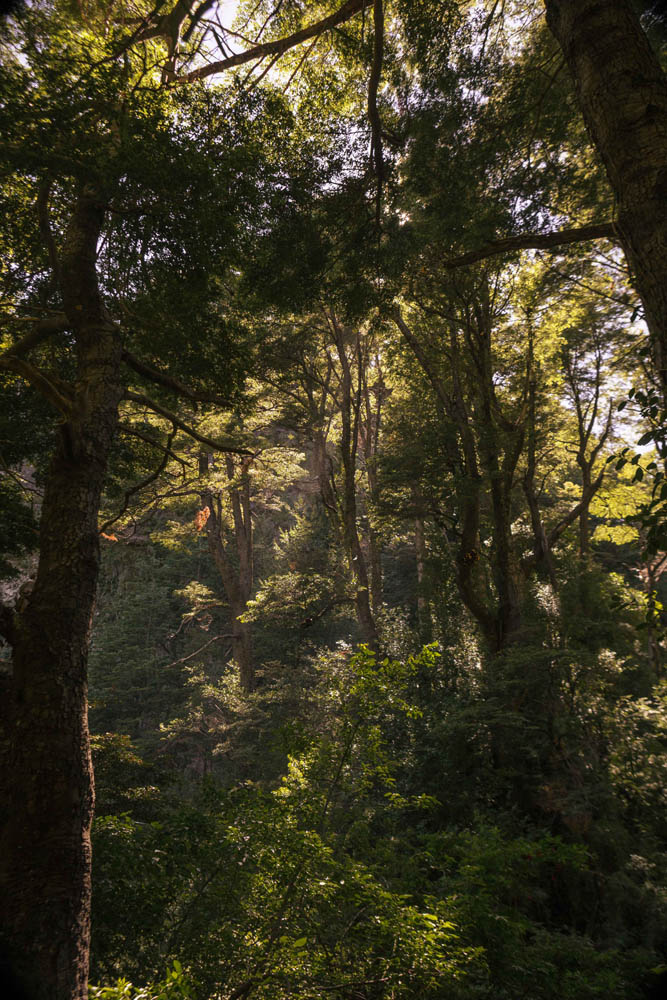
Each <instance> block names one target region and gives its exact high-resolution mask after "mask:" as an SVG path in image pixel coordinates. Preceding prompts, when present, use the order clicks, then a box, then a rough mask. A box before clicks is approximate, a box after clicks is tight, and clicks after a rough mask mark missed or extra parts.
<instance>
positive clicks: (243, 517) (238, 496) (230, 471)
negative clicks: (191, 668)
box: [202, 457, 255, 692]
mask: <svg viewBox="0 0 667 1000" xmlns="http://www.w3.org/2000/svg"><path fill="white" fill-rule="evenodd" d="M225 464H226V468H227V477H228V479H229V481H230V483H231V482H233V481H234V478H235V474H236V470H235V467H234V462H233V459H231V458H229V457H227V458H226V459H225ZM229 494H230V501H231V507H232V518H233V522H234V542H235V547H236V554H237V558H238V565H235V560H234V559H233V557H232V554H231V553H230V552H229V551H228V550H227V544H226V543H225V541H224V539H223V534H222V533H223V526H222V504H221V500H220V497H218V498H217V499H216V498H214V496H213V494H212V492H211V490H210V489H206V490H204V492H203V493H202V500H203V502H204V504H205V505H206V506H208V508H209V510H210V514H209V518H208V521H207V522H206V532H207V537H208V547H209V552H210V553H211V555H212V557H213V561H214V562H215V565H216V567H217V570H218V572H219V574H220V579H221V580H222V585H223V588H224V591H225V596H226V597H227V600H228V602H229V607H230V611H231V615H232V654H233V657H234V662H235V663H236V666H237V667H238V671H239V680H240V682H241V687H242V689H243V690H244V691H246V692H250V691H253V690H254V688H255V663H254V659H253V650H252V626H251V625H250V623H249V622H242V621H239V618H240V616H241V615H242V614H243V613H244V611H245V610H246V604H247V602H248V601H249V600H250V596H251V594H252V587H253V532H252V517H251V513H250V479H249V476H248V474H247V469H245V470H242V472H241V483H240V486H239V487H232V488H230V490H229Z"/></svg>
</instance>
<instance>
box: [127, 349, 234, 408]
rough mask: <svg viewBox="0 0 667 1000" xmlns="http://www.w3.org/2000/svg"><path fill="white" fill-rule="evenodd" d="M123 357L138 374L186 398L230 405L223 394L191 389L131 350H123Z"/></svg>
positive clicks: (200, 401) (198, 401)
mask: <svg viewBox="0 0 667 1000" xmlns="http://www.w3.org/2000/svg"><path fill="white" fill-rule="evenodd" d="M121 359H122V360H123V361H124V362H125V364H126V365H127V366H128V367H129V368H133V369H134V371H135V372H137V374H138V375H142V376H143V377H144V378H146V379H148V380H149V381H151V382H155V383H156V384H157V385H162V386H164V387H165V389H171V391H172V392H175V393H176V395H178V396H183V397H185V399H191V400H192V401H193V402H194V403H214V404H215V405H216V406H222V407H225V408H228V407H229V406H230V402H229V400H228V399H223V398H222V396H217V395H215V393H209V392H197V390H196V389H191V388H190V387H189V386H187V385H185V383H184V382H181V381H179V379H177V378H174V377H173V376H172V375H167V374H166V373H165V372H161V371H160V370H159V369H158V368H153V366H152V365H149V364H147V363H146V362H145V361H142V360H141V359H140V358H135V357H134V355H133V354H130V352H129V351H126V350H123V352H122V354H121Z"/></svg>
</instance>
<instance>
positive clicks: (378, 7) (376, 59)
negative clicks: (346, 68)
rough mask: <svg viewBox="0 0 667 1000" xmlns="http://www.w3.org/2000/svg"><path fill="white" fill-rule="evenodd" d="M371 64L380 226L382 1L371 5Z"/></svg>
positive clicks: (370, 110) (370, 109)
mask: <svg viewBox="0 0 667 1000" xmlns="http://www.w3.org/2000/svg"><path fill="white" fill-rule="evenodd" d="M373 29H374V39H373V64H372V66H371V74H370V77H369V80H368V120H369V122H370V126H371V162H372V163H373V166H374V168H375V174H376V177H377V195H376V201H375V221H376V223H377V224H378V225H379V224H380V212H381V210H382V180H383V177H384V162H383V158H382V122H381V120H380V112H379V111H378V103H377V97H378V87H379V85H380V77H381V76H382V59H383V54H384V10H383V8H382V0H374V3H373Z"/></svg>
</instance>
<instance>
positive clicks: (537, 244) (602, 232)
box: [444, 222, 619, 271]
mask: <svg viewBox="0 0 667 1000" xmlns="http://www.w3.org/2000/svg"><path fill="white" fill-rule="evenodd" d="M590 240H611V242H612V243H618V242H619V238H618V235H617V233H616V226H615V225H614V223H613V222H600V223H597V224H595V225H591V226H582V227H581V228H579V229H562V230H560V232H555V233H522V234H521V235H520V236H508V237H507V239H504V240H493V241H492V242H489V243H487V244H486V246H485V247H481V248H480V249H479V250H471V251H470V252H469V253H464V254H461V255H460V256H459V257H451V258H450V259H449V260H446V261H444V265H445V267H446V268H447V270H450V271H453V270H454V269H455V268H457V267H465V266H466V265H467V264H475V263H477V261H480V260H486V259H487V258H488V257H496V256H498V255H499V254H503V253H512V252H513V251H515V250H553V249H555V248H556V247H561V246H569V245H570V244H573V243H587V242H589V241H590Z"/></svg>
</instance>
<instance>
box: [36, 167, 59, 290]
mask: <svg viewBox="0 0 667 1000" xmlns="http://www.w3.org/2000/svg"><path fill="white" fill-rule="evenodd" d="M52 186H53V179H52V178H51V177H45V178H44V180H43V181H42V183H41V184H40V185H39V191H38V192H37V219H38V221H39V231H40V233H41V234H42V239H43V240H44V243H45V245H46V249H47V252H48V254H49V263H50V264H51V269H52V271H53V273H54V275H55V276H56V278H58V277H59V275H60V261H59V259H58V250H57V248H56V241H55V240H54V238H53V232H52V230H51V222H50V221H49V198H50V197H51V188H52Z"/></svg>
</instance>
